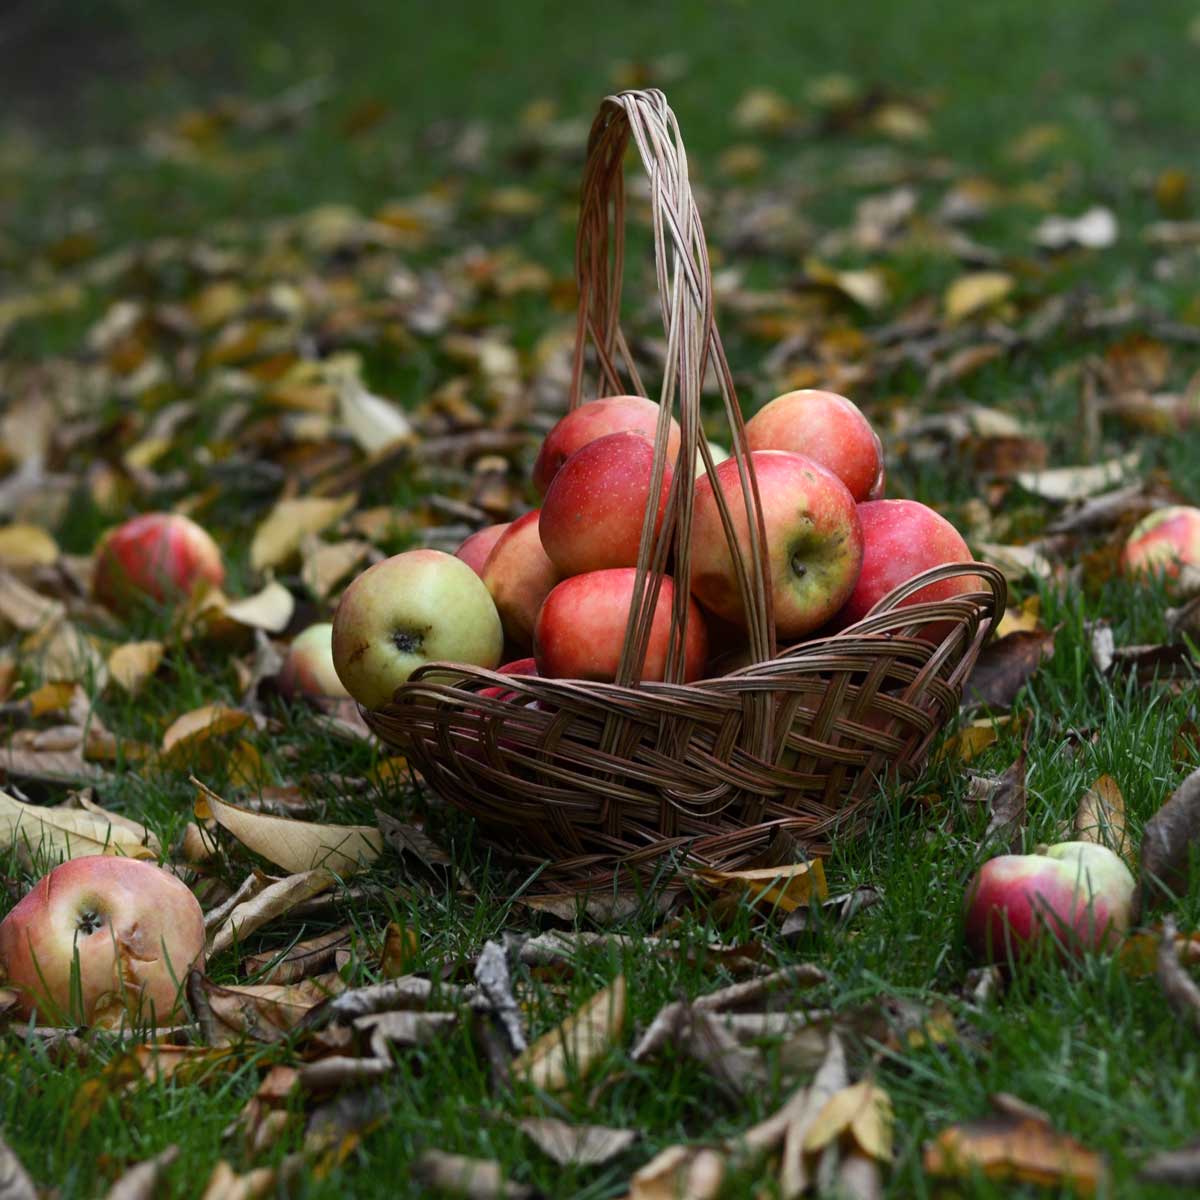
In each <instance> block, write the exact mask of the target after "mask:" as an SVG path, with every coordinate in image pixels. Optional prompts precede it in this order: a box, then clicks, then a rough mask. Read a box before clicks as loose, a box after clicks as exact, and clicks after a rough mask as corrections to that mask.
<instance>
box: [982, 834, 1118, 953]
mask: <svg viewBox="0 0 1200 1200" xmlns="http://www.w3.org/2000/svg"><path fill="white" fill-rule="evenodd" d="M1133 892H1134V881H1133V876H1132V875H1131V874H1130V871H1129V868H1128V867H1127V866H1126V865H1125V864H1124V863H1123V862H1122V861H1121V859H1120V858H1119V857H1118V856H1117V855H1116V854H1114V853H1113V852H1112V851H1111V850H1110V849H1108V847H1107V846H1099V845H1096V844H1095V843H1093V842H1060V843H1058V845H1056V846H1050V847H1048V848H1047V849H1045V850H1043V851H1041V852H1040V853H1038V854H1003V855H1001V856H1000V857H998V858H993V859H991V860H990V861H989V862H986V863H984V864H983V866H982V867H980V869H979V871H978V872H977V873H976V875H975V877H974V878H973V879H972V880H971V883H970V884H969V885H968V888H967V895H966V938H967V944H968V945H969V946H970V948H971V950H972V951H973V952H974V953H975V954H976V955H977V956H978V957H979V958H981V959H984V960H986V961H988V962H1000V961H1003V960H1005V959H1007V958H1009V957H1010V956H1011V957H1012V958H1014V959H1016V958H1020V957H1022V956H1024V955H1027V954H1029V953H1030V952H1032V951H1033V950H1034V948H1035V947H1037V946H1039V945H1043V944H1055V945H1057V946H1059V947H1060V948H1063V949H1067V950H1071V951H1074V952H1078V951H1080V950H1100V949H1104V948H1106V947H1109V946H1111V945H1112V944H1113V943H1114V942H1115V941H1116V940H1118V939H1119V937H1120V936H1121V934H1123V933H1124V932H1125V931H1126V930H1127V929H1128V928H1129V922H1130V910H1131V905H1132V903H1133Z"/></svg>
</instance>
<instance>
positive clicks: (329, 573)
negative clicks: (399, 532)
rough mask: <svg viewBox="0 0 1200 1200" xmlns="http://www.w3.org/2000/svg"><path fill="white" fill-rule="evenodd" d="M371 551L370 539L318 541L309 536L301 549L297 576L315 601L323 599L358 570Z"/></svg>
mask: <svg viewBox="0 0 1200 1200" xmlns="http://www.w3.org/2000/svg"><path fill="white" fill-rule="evenodd" d="M371 551H372V547H371V543H370V542H364V541H359V540H355V539H351V540H349V541H344V542H321V541H318V540H317V539H316V538H315V537H314V538H310V539H308V540H307V541H306V542H305V543H304V546H303V548H302V553H303V555H304V563H303V566H301V568H300V579H301V580H302V581H303V583H304V586H305V587H307V588H308V590H309V591H310V592H312V594H313V595H314V596H315V597H316V598H317V599H318V600H324V599H326V598H327V597H328V596H330V595H332V593H333V590H334V588H336V587H337V585H338V584H339V583H341V582H342V580H343V579H345V578H346V577H347V576H348V575H349V574H350V573H351V572H353V571H355V570H357V568H358V567H359V565H360V564H361V563H363V562H364V561H365V560H366V559H367V558H368V557H369V556H370V554H371Z"/></svg>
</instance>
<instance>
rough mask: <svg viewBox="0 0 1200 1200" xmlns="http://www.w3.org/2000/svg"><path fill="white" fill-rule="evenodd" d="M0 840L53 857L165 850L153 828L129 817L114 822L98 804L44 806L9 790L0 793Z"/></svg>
mask: <svg viewBox="0 0 1200 1200" xmlns="http://www.w3.org/2000/svg"><path fill="white" fill-rule="evenodd" d="M0 842H2V843H4V844H6V845H11V844H12V843H14V842H15V843H16V844H17V845H18V847H20V848H21V851H22V853H28V854H30V855H32V856H38V855H41V854H44V855H46V856H48V857H50V858H52V859H60V858H63V859H65V858H84V857H86V856H87V855H89V854H117V855H123V856H124V857H126V858H151V859H152V858H157V857H158V856H159V854H160V852H161V849H162V848H161V847H160V846H159V844H158V840H157V839H156V838H154V836H153V835H152V834H151V833H150V831H149V830H147V829H145V828H144V827H142V826H140V825H138V824H137V822H136V821H131V820H129V818H127V817H122V818H121V819H120V820H119V821H114V820H113V819H112V818H111V817H110V816H109V815H108V814H107V813H105V812H104V810H103V809H100V808H97V807H93V808H92V809H90V810H89V809H72V808H42V807H39V806H38V805H36V804H23V803H22V802H21V801H20V800H17V799H16V798H15V797H13V796H10V795H9V794H8V793H7V792H0Z"/></svg>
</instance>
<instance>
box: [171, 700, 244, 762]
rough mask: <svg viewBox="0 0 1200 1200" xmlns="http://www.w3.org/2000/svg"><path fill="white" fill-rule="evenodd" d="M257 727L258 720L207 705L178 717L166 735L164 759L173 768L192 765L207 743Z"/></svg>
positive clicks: (242, 712)
mask: <svg viewBox="0 0 1200 1200" xmlns="http://www.w3.org/2000/svg"><path fill="white" fill-rule="evenodd" d="M253 724H254V717H253V716H251V714H250V713H248V712H245V711H244V710H243V709H240V708H230V707H229V706H228V705H226V704H206V705H204V706H203V707H202V708H196V709H193V710H192V711H191V712H186V713H184V714H183V715H182V716H180V717H176V719H175V720H174V721H172V722H171V724H170V726H168V728H167V731H166V733H164V734H163V740H162V750H163V757H164V758H165V759H166V760H167V761H168V762H170V763H172V764H179V763H184V762H187V761H188V758H189V756H191V755H194V754H195V753H196V752H197V749H198V748H199V747H201V746H203V745H204V743H206V742H207V741H209V740H210V739H212V738H215V737H221V736H222V735H223V734H226V733H231V732H232V731H233V730H236V729H244V728H245V727H246V726H247V725H253Z"/></svg>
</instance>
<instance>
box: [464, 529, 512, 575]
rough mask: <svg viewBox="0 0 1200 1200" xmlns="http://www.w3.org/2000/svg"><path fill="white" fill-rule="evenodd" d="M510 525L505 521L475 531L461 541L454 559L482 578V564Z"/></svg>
mask: <svg viewBox="0 0 1200 1200" xmlns="http://www.w3.org/2000/svg"><path fill="white" fill-rule="evenodd" d="M510 524H511V522H510V521H505V522H504V523H503V524H501V525H489V526H487V528H486V529H477V530H475V532H474V533H472V534H469V535H468V536H467V537H466V538H464V539H463V544H462V545H461V546H459V548H458V549H457V550H455V552H454V557H455V558H461V559H462V560H463V562H465V563H466V564H467V566H468V567H470V568H471V570H472V571H474V572H475V574H476V575H480V576H482V575H483V564H484V563H485V562H487V560H488V555H489V554H491V552H492V548H493V547H494V546H495V545H496V543H497V542H498V541H499V540H500V535H501V534H502V533H503V532H504V531H505V530H506V529H507V528H508V527H509V525H510Z"/></svg>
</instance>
